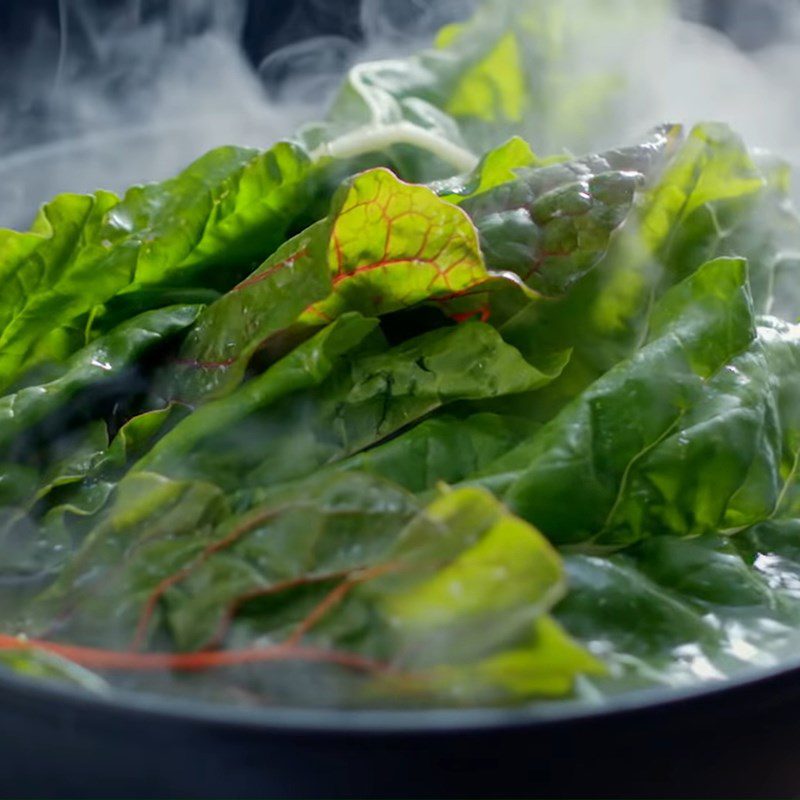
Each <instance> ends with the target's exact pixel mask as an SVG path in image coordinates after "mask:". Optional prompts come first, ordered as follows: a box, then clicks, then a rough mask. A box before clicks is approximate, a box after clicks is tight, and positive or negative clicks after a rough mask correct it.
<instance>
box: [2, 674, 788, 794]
mask: <svg viewBox="0 0 800 800" xmlns="http://www.w3.org/2000/svg"><path fill="white" fill-rule="evenodd" d="M309 688H310V689H313V687H309ZM798 742H800V662H798V663H797V664H793V665H792V666H791V667H789V668H786V669H781V670H775V671H773V672H770V673H760V674H759V675H758V676H756V677H751V678H749V679H746V680H739V681H736V682H730V683H723V684H718V685H715V686H713V687H712V688H706V689H705V690H702V691H701V690H694V691H690V692H682V693H679V692H671V693H664V692H649V693H645V694H640V695H632V696H629V697H627V698H625V699H624V700H623V701H622V702H618V701H617V702H616V703H615V704H614V705H609V706H600V707H596V708H587V707H582V708H579V707H576V706H565V707H563V708H562V709H558V710H556V711H552V710H551V711H548V712H547V715H543V714H542V712H537V711H536V710H535V709H533V710H516V711H510V710H506V711H496V710H488V709H487V710H475V711H444V712H402V711H395V712H344V711H324V712H322V711H292V710H280V709H276V710H269V709H258V710H255V709H254V710H250V709H234V708H226V707H219V706H213V705H208V704H202V703H188V702H185V701H176V700H172V699H168V698H159V697H153V696H144V695H138V696H137V695H132V694H126V693H124V692H119V693H114V694H113V695H109V696H108V697H102V696H94V695H90V694H89V693H87V692H85V691H83V690H74V689H71V688H63V687H61V686H58V685H55V684H44V683H41V682H33V681H31V680H28V679H23V678H19V677H15V676H11V675H8V674H6V673H0V753H2V766H1V767H0V795H2V796H4V797H12V796H13V797H81V798H94V797H98V798H99V797H106V798H108V797H130V798H134V797H135V798H149V797H175V798H180V797H231V798H234V797H235V798H240V797H241V798H246V797H281V798H294V797H326V798H338V797H349V798H361V797H404V798H414V797H442V798H447V797H454V798H455V797H460V798H469V797H509V798H511V797H527V798H534V797H616V798H620V797H642V798H646V797H672V798H682V797H687V798H688V797H709V798H712V797H726V798H739V797H749V798H754V797H758V798H773V797H800V759H798Z"/></svg>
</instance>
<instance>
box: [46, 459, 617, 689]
mask: <svg viewBox="0 0 800 800" xmlns="http://www.w3.org/2000/svg"><path fill="white" fill-rule="evenodd" d="M137 481H138V482H139V483H140V484H141V487H142V488H143V487H145V485H147V484H149V485H150V489H148V493H149V492H150V491H151V490H152V488H153V487H154V486H156V485H158V486H159V487H160V488H159V493H158V494H159V499H158V501H157V502H155V503H153V502H148V503H147V504H146V507H145V508H142V505H141V502H140V499H141V498H140V497H137V496H136V493H135V492H134V494H132V495H130V496H128V495H124V494H123V495H121V496H120V498H119V500H118V501H117V504H116V506H115V509H114V510H113V511H112V514H111V516H110V517H109V519H108V520H107V521H106V523H105V524H104V526H103V527H102V528H100V529H98V531H97V532H96V533H95V534H94V535H93V537H92V538H91V539H90V540H88V542H87V546H86V547H85V548H84V551H83V552H82V553H81V554H79V556H78V557H77V558H76V561H75V563H74V564H73V565H72V566H71V569H70V571H69V580H68V581H61V582H60V583H59V585H58V586H57V587H55V588H54V589H51V590H50V591H49V592H48V594H47V595H46V596H45V598H43V601H42V602H41V604H40V610H41V609H43V608H46V609H48V611H49V613H58V614H59V617H60V621H61V622H60V626H61V628H60V632H61V633H62V635H63V634H65V633H66V634H68V635H69V637H70V640H71V641H74V640H75V639H76V638H78V639H80V640H81V641H88V642H92V641H95V640H99V641H102V642H108V640H109V638H113V639H114V640H115V641H118V642H119V643H120V646H122V644H123V641H124V639H123V637H124V636H125V635H126V636H127V637H128V644H129V645H130V644H132V645H133V647H134V652H133V655H132V657H133V661H132V662H131V668H132V669H134V670H135V666H134V665H135V663H136V652H135V650H136V649H139V648H142V647H144V646H145V645H146V644H147V643H148V642H149V643H150V644H151V645H157V644H159V643H161V642H162V641H164V640H165V639H172V640H174V643H175V645H176V646H177V647H178V648H179V649H183V650H196V649H197V648H202V647H208V646H209V645H215V646H216V647H220V646H226V647H227V648H228V650H229V653H230V656H231V657H235V654H236V652H237V651H240V650H241V649H242V648H243V647H246V646H247V645H248V644H252V642H253V641H255V640H258V641H260V642H262V645H261V647H262V648H264V651H263V652H264V653H265V654H266V655H267V656H268V655H269V650H270V648H272V649H276V648H277V650H278V651H280V649H281V648H283V649H284V650H285V651H287V652H288V654H289V655H291V651H292V649H294V650H295V651H296V656H295V660H297V661H299V662H302V661H304V660H306V659H308V658H314V660H316V661H318V662H320V663H321V665H322V666H323V668H324V665H325V663H326V661H327V662H330V664H331V665H333V666H334V667H335V665H336V664H344V663H346V662H345V659H350V661H349V663H351V664H353V663H356V661H355V659H360V660H361V661H360V662H357V663H369V664H373V665H376V666H375V668H374V669H372V670H371V671H370V673H371V678H372V680H371V681H369V682H368V683H367V685H366V686H365V685H364V683H365V682H364V680H363V678H362V681H361V685H360V686H359V685H358V684H356V685H355V686H352V685H351V686H349V692H348V693H347V694H345V696H341V694H340V695H339V696H337V697H336V698H335V702H337V703H339V704H342V703H345V704H351V703H357V702H359V698H362V699H369V700H371V702H375V701H376V700H379V699H380V698H381V697H387V696H388V693H390V692H391V693H392V694H396V693H398V692H400V693H401V696H403V697H405V698H406V699H411V700H413V699H414V698H418V699H422V698H425V697H429V698H430V697H437V698H439V699H440V700H444V701H447V700H449V701H451V702H453V701H454V702H460V699H461V698H460V694H461V692H462V691H464V690H465V689H466V687H470V688H471V690H472V691H477V692H478V693H479V694H480V695H483V696H485V697H487V698H488V697H491V698H493V699H495V700H498V699H503V700H510V699H515V698H516V699H519V698H523V697H535V696H542V695H547V696H551V695H552V696H560V695H563V694H567V693H569V692H570V691H571V689H572V685H573V682H574V679H575V677H576V676H577V675H579V674H581V673H590V674H601V673H602V671H603V670H602V667H601V666H600V664H599V663H598V662H597V661H596V660H595V659H593V658H592V657H591V656H590V655H589V654H588V653H587V652H586V651H585V650H583V649H582V648H581V647H580V646H578V645H577V644H575V643H574V642H572V641H571V640H570V639H569V638H568V637H567V636H566V635H565V634H564V633H563V632H562V631H561V630H560V629H559V628H558V627H557V626H556V625H555V624H554V623H553V622H552V620H550V619H549V618H548V616H547V614H548V612H549V610H550V609H551V608H552V606H553V605H554V603H555V602H556V601H557V600H558V599H559V598H560V597H561V596H562V595H563V592H564V575H563V567H562V565H561V561H560V559H559V557H558V555H557V553H556V552H555V551H554V550H553V549H552V547H551V546H550V545H549V544H548V543H547V541H546V540H545V539H544V538H543V537H542V536H541V535H540V534H538V533H537V532H536V531H535V530H534V529H532V528H531V527H530V526H529V525H527V524H525V523H523V522H522V521H521V520H518V519H516V518H514V517H512V516H511V515H510V514H509V513H508V512H507V511H506V510H505V509H504V508H503V507H502V506H501V505H500V504H499V503H498V502H497V501H496V500H495V499H494V498H493V497H492V496H491V495H489V494H488V493H485V492H483V491H481V490H476V489H465V490H461V491H457V492H452V493H446V494H445V495H443V496H442V497H440V498H438V499H437V500H435V501H434V502H433V503H432V504H431V505H430V506H428V507H427V508H426V509H424V510H423V511H422V512H419V510H418V506H417V503H416V501H415V500H414V499H413V498H412V496H411V495H408V494H407V493H405V492H404V491H403V490H401V489H399V488H398V487H394V486H393V485H392V484H388V483H386V482H384V481H380V480H378V479H375V478H370V477H367V476H363V475H359V474H358V473H351V474H348V475H344V476H338V477H337V476H335V477H333V478H326V479H321V480H320V479H315V480H314V481H313V482H311V483H308V484H305V485H303V486H300V487H296V488H293V489H288V490H283V491H281V492H278V493H275V494H274V495H273V496H272V498H271V501H270V503H269V504H268V505H266V506H264V507H259V508H255V509H253V510H251V511H250V512H247V513H246V514H245V515H243V516H241V517H238V518H233V519H229V520H227V521H225V522H223V523H222V524H220V525H218V526H216V527H214V526H209V525H208V524H207V522H206V524H205V525H202V526H201V527H200V528H198V529H197V530H196V534H195V535H194V536H191V537H189V536H187V533H188V524H189V522H190V521H192V520H199V519H201V518H202V519H205V520H206V521H207V520H209V519H213V515H209V514H208V510H209V507H208V506H207V505H205V506H203V509H204V510H205V511H206V515H205V516H204V517H200V516H198V511H197V510H196V507H197V502H196V501H197V499H198V497H206V498H209V499H210V500H211V502H212V504H213V503H216V501H215V500H214V494H213V492H211V493H210V494H209V493H208V492H207V491H205V490H203V491H204V492H205V494H201V495H198V494H197V493H198V492H199V491H201V488H202V487H201V486H200V485H187V484H175V483H172V482H164V481H162V480H161V479H158V478H156V476H152V475H150V476H148V475H140V476H138V478H137ZM190 500H192V501H193V503H194V506H195V510H192V507H191V506H190V505H189V501H190ZM156 513H158V514H159V517H158V518H157V517H156V516H155V515H156ZM162 516H165V517H167V518H168V521H169V523H170V524H169V525H167V524H166V522H167V520H162V519H161V517H162ZM195 524H196V522H195ZM122 532H124V533H125V534H126V535H125V536H124V538H121V537H120V536H119V533H122ZM123 542H124V543H123ZM120 556H122V558H121V559H120ZM87 583H88V585H87ZM459 587H462V588H463V587H468V589H469V590H468V591H458V588H459ZM109 607H110V608H113V609H114V614H113V615H109V614H108V613H107V611H105V612H104V609H107V608H109ZM465 632H468V635H466V636H465V635H464V634H465ZM129 652H131V651H129ZM208 652H209V651H207V650H206V651H201V652H200V653H199V654H198V658H199V659H200V660H202V659H203V658H205V657H206V655H207V654H208ZM223 652H224V651H223ZM251 652H252V651H251ZM326 654H327V657H326ZM120 657H121V661H120V664H121V665H123V668H124V662H125V656H124V654H122V653H120ZM145 657H146V656H145ZM267 660H269V659H267ZM177 663H178V662H176V664H177ZM187 663H188V662H187ZM231 663H235V661H234V662H231ZM378 665H380V666H378ZM328 669H329V670H330V669H331V667H330V666H329V667H328ZM339 669H341V667H339ZM302 674H303V673H302V672H301V673H299V674H297V673H296V677H295V680H294V681H293V684H294V685H291V682H290V685H289V687H288V689H287V687H284V691H287V692H288V696H289V698H290V699H292V700H293V701H295V702H298V701H299V702H303V701H302V696H303V686H305V683H306V682H305V680H303V679H302ZM367 677H370V674H368V675H367ZM278 686H279V687H280V683H278ZM334 686H338V684H334ZM345 688H348V684H345ZM322 691H323V697H321V698H317V700H318V701H321V702H325V700H324V692H325V690H324V689H322ZM340 692H341V688H340Z"/></svg>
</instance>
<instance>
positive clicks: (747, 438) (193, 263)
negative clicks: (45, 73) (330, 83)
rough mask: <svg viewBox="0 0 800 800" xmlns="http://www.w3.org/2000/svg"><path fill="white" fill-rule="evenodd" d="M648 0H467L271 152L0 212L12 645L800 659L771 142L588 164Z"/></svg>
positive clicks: (470, 699)
mask: <svg viewBox="0 0 800 800" xmlns="http://www.w3.org/2000/svg"><path fill="white" fill-rule="evenodd" d="M634 6H636V7H635V8H634ZM662 11H663V4H662V3H661V2H660V1H659V2H656V3H646V4H633V5H632V4H630V3H629V2H622V0H592V2H589V0H574V2H573V0H570V2H566V0H563V1H562V0H557V1H555V2H548V3H542V2H539V1H538V0H524V1H523V2H512V0H482V1H481V2H479V3H478V4H477V11H476V13H475V15H474V16H473V18H472V19H471V20H468V21H466V22H464V23H458V24H456V25H454V26H450V27H448V28H446V29H445V30H443V31H442V32H440V34H439V36H438V37H437V40H436V42H435V45H434V47H433V48H431V49H430V50H427V51H425V52H423V53H421V54H418V55H416V56H412V57H410V58H408V59H394V60H391V61H383V62H377V63H373V64H363V65H358V66H356V67H355V68H354V69H353V70H352V71H351V72H350V74H349V75H348V77H347V79H346V81H345V84H344V86H343V87H342V89H341V91H340V92H339V94H338V95H337V97H336V98H335V99H334V102H333V104H332V106H331V109H330V111H329V113H328V115H327V117H326V119H324V120H323V121H321V122H320V123H317V124H311V125H308V126H306V127H305V128H304V129H303V130H301V131H300V132H298V134H297V141H295V142H282V143H278V144H276V145H275V146H273V147H272V148H270V149H269V150H266V151H257V150H248V149H242V148H237V147H223V148H220V149H217V150H214V151H212V152H211V153H209V154H207V155H206V156H204V157H202V158H201V159H199V160H198V161H196V162H195V163H194V164H192V165H190V166H189V167H188V168H187V169H186V170H185V171H184V172H183V173H181V174H180V175H178V176H177V177H175V178H173V179H170V180H167V181H164V182H162V183H158V184H152V185H148V186H138V187H134V188H132V189H130V190H129V191H128V192H127V193H126V194H125V195H124V196H123V197H122V198H118V197H116V196H114V195H111V194H109V193H107V192H102V191H100V192H97V193H96V194H94V195H87V196H78V195H62V196H60V197H57V198H56V199H55V200H53V201H52V202H51V203H50V204H48V205H46V206H45V207H44V208H43V209H42V211H41V213H40V214H39V216H38V217H37V219H36V220H35V221H34V224H33V226H32V228H31V229H30V230H29V231H27V232H23V233H16V232H13V231H4V230H0V668H3V669H6V670H10V671H13V672H16V673H18V674H21V675H25V676H29V677H34V678H39V679H46V680H65V681H70V682H72V683H74V684H76V685H78V686H80V687H83V688H84V689H86V690H89V691H100V692H113V691H114V690H115V687H117V686H125V687H127V688H128V689H131V688H133V689H141V690H143V691H149V692H162V693H163V692H168V693H175V692H177V693H181V694H185V695H186V696H189V697H195V698H203V699H205V700H214V701H218V702H224V703H246V704H262V705H263V704H270V705H273V706H279V705H286V706H309V707H323V706H325V707H359V708H364V707H385V708H414V707H437V706H475V705H498V706H499V705H509V704H522V703H530V702H533V701H540V700H548V701H555V700H569V699H576V700H580V699H586V698H590V699H591V700H592V701H593V702H597V701H598V700H600V699H602V698H604V697H606V696H613V695H616V694H619V693H623V692H626V691H630V690H633V689H644V688H647V687H650V686H653V685H666V686H683V685H691V684H695V683H698V682H702V681H711V680H722V679H725V678H726V677H728V676H730V675H734V674H739V673H741V672H742V671H745V670H748V669H753V667H755V666H765V665H774V664H776V663H779V662H780V661H781V659H783V658H785V657H787V656H788V655H789V654H792V653H794V652H796V650H797V646H798V641H799V639H798V633H797V630H798V627H800V328H798V327H796V326H795V325H794V324H793V323H795V322H796V321H797V320H798V319H799V318H800V293H798V289H797V285H796V284H797V275H798V274H800V273H798V267H800V255H799V254H800V217H798V215H797V213H796V212H795V210H794V208H793V207H792V205H791V202H790V200H789V198H790V196H791V193H790V185H789V180H790V174H789V173H790V169H789V168H788V167H787V165H786V164H784V163H783V162H781V161H780V160H778V159H776V158H774V157H772V156H769V155H766V154H763V153H752V152H750V151H749V150H748V148H747V147H746V145H745V144H744V142H743V141H742V140H741V139H740V138H739V137H738V136H737V135H736V134H735V133H734V132H733V131H731V130H730V129H729V128H727V127H726V126H725V125H724V124H721V123H703V124H700V125H698V126H697V127H695V128H694V129H693V130H691V131H690V132H689V133H688V135H686V136H685V137H684V135H683V129H682V128H681V126H679V125H673V124H664V125H661V126H659V127H657V128H654V129H653V131H652V132H651V133H649V134H648V135H647V136H645V137H644V138H643V139H642V140H641V141H639V143H638V144H635V145H634V146H632V147H623V148H620V149H611V150H609V149H606V150H604V151H603V152H600V153H596V152H590V153H589V154H588V155H587V154H583V155H581V152H582V151H583V150H584V149H586V148H584V147H583V146H582V143H583V142H585V141H586V140H587V139H590V140H591V141H592V142H593V143H594V142H598V143H601V144H602V145H603V146H606V143H605V142H604V139H605V137H606V133H607V132H608V131H609V130H612V129H613V126H610V127H609V126H607V125H606V123H607V122H609V120H611V119H612V118H613V116H614V115H615V113H616V109H617V108H618V103H620V102H625V101H624V98H623V96H622V95H621V94H620V93H619V89H620V88H621V87H620V76H619V75H618V74H617V72H618V70H617V69H616V68H615V66H614V65H615V63H616V62H617V60H618V59H619V58H629V57H632V56H631V54H632V53H635V47H634V45H636V46H639V45H638V43H637V42H636V39H635V37H636V36H637V35H638V32H639V31H640V30H641V24H642V23H643V22H646V23H652V22H655V21H657V20H658V19H659V15H660V14H661V13H662ZM610 33H613V36H609V35H607V34H610ZM609 40H613V41H614V43H615V48H614V49H615V52H614V53H613V54H609V53H600V52H599V49H602V48H600V46H599V43H602V42H603V41H609ZM654 122H657V121H654ZM592 149H593V148H592ZM536 153H539V154H543V155H537V154H536ZM548 154H551V155H548ZM552 154H555V155H552Z"/></svg>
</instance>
